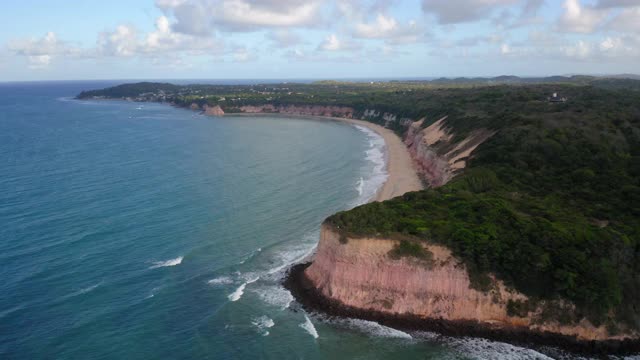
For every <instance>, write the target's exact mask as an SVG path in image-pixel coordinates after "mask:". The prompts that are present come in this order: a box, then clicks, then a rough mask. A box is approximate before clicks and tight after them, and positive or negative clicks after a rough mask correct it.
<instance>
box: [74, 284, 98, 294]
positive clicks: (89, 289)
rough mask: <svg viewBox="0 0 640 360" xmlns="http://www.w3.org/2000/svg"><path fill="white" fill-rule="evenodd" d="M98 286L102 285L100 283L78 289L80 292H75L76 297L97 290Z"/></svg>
mask: <svg viewBox="0 0 640 360" xmlns="http://www.w3.org/2000/svg"><path fill="white" fill-rule="evenodd" d="M100 284H102V282H99V283H97V284H94V285H91V286H87V287H86V288H83V289H80V291H78V292H77V295H82V294H86V293H88V292H89V291H92V290H94V289H95V288H97V287H98V286H100Z"/></svg>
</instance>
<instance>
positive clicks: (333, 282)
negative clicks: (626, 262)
mask: <svg viewBox="0 0 640 360" xmlns="http://www.w3.org/2000/svg"><path fill="white" fill-rule="evenodd" d="M341 240H342V241H341ZM345 240H346V241H345ZM398 243H399V241H398V240H390V239H378V238H358V239H353V238H349V239H344V238H343V239H341V235H340V234H339V233H338V232H337V231H335V230H333V229H332V228H331V227H330V226H329V225H327V224H324V225H323V226H322V231H321V235H320V242H319V244H318V249H317V253H316V255H315V258H314V260H313V263H312V264H311V266H309V267H308V268H307V269H306V270H305V272H304V275H305V277H306V278H307V279H308V281H310V283H311V285H312V286H313V287H314V288H315V289H316V290H317V291H318V292H319V293H320V294H322V296H324V297H326V298H327V299H330V300H332V301H335V302H337V303H339V304H342V305H344V306H346V307H350V308H357V309H362V310H368V311H372V312H376V313H383V314H389V315H398V314H402V315H410V316H414V317H417V318H422V319H425V320H426V319H438V320H445V321H476V322H479V323H480V324H485V325H487V326H491V327H494V328H495V327H498V328H519V329H526V330H527V331H534V332H538V333H554V334H559V335H563V336H570V337H573V338H576V339H578V340H589V341H591V340H620V339H625V338H629V337H635V338H637V337H638V334H635V335H634V334H631V335H630V334H627V335H622V334H621V335H615V336H614V335H610V334H609V333H608V331H607V329H606V327H605V326H604V325H603V326H599V327H596V326H594V325H593V324H591V323H590V322H589V321H588V320H586V319H582V320H581V321H579V322H578V323H575V324H561V323H558V322H556V321H554V320H543V319H541V318H540V317H539V314H540V312H541V309H538V308H536V309H531V310H530V311H527V312H526V313H525V314H519V316H518V315H514V316H511V315H509V313H508V310H507V309H508V303H509V302H510V301H513V302H523V301H526V300H527V297H526V296H525V295H523V294H521V293H519V292H517V291H515V290H513V289H510V288H509V287H507V286H506V285H505V284H504V283H503V282H502V281H499V280H496V279H495V278H494V277H492V286H491V290H490V291H488V292H482V291H479V290H475V289H473V288H472V287H471V282H470V279H469V275H468V273H467V270H466V268H465V266H464V265H463V264H462V263H461V262H460V261H459V260H458V259H457V258H455V257H454V256H453V255H452V254H451V251H449V250H448V249H447V248H446V247H443V246H439V245H433V244H423V245H422V246H423V247H424V249H425V251H428V252H430V253H431V254H432V255H433V256H432V259H431V261H429V262H425V261H424V260H419V259H417V258H413V257H403V258H399V259H394V258H391V257H390V256H389V253H390V251H392V249H393V248H394V247H395V246H396V245H397V244H398ZM538 306H541V305H538Z"/></svg>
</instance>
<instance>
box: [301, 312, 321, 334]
mask: <svg viewBox="0 0 640 360" xmlns="http://www.w3.org/2000/svg"><path fill="white" fill-rule="evenodd" d="M304 320H305V321H304V322H303V323H302V324H300V325H299V326H300V327H301V328H303V329H304V330H305V331H306V332H308V333H309V335H311V336H312V337H313V338H314V339H317V338H318V337H319V335H318V331H317V330H316V327H315V326H313V323H312V322H311V319H309V316H307V315H306V314H305V315H304Z"/></svg>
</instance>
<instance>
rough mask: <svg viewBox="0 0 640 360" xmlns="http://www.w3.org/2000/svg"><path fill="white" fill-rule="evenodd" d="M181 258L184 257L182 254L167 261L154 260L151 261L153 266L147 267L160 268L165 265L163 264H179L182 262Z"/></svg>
mask: <svg viewBox="0 0 640 360" xmlns="http://www.w3.org/2000/svg"><path fill="white" fill-rule="evenodd" d="M182 259H184V256H179V257H177V258H175V259H170V260H167V261H155V262H154V263H153V266H151V267H150V268H149V269H156V268H160V267H165V266H176V265H180V264H181V263H182Z"/></svg>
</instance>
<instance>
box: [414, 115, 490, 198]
mask: <svg viewBox="0 0 640 360" xmlns="http://www.w3.org/2000/svg"><path fill="white" fill-rule="evenodd" d="M446 119H447V117H446V116H445V117H443V118H442V119H440V120H438V121H436V122H435V123H433V124H431V125H429V126H428V127H426V128H424V129H423V128H422V123H423V121H424V119H422V120H420V121H416V122H414V123H412V124H411V125H409V128H408V130H407V135H406V137H405V144H406V145H407V147H408V148H409V153H410V154H411V157H412V158H413V160H414V162H415V163H416V167H417V170H418V173H419V174H420V175H421V176H422V177H423V178H424V179H425V180H426V181H427V182H428V183H429V185H430V186H432V187H438V186H442V185H444V184H446V183H447V182H448V181H449V180H451V178H453V176H455V174H456V173H457V172H458V171H460V170H462V169H464V168H465V166H466V160H467V158H468V157H469V156H470V155H471V153H472V152H473V151H474V150H475V149H476V147H478V145H480V144H481V143H483V142H484V141H486V140H487V139H488V138H489V137H491V136H492V135H493V133H492V132H490V131H487V130H483V129H480V130H475V131H473V132H471V133H470V134H469V136H468V137H467V138H465V139H464V140H462V141H460V142H458V143H453V142H452V139H453V136H454V134H453V133H452V132H451V130H450V129H449V128H447V127H446Z"/></svg>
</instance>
